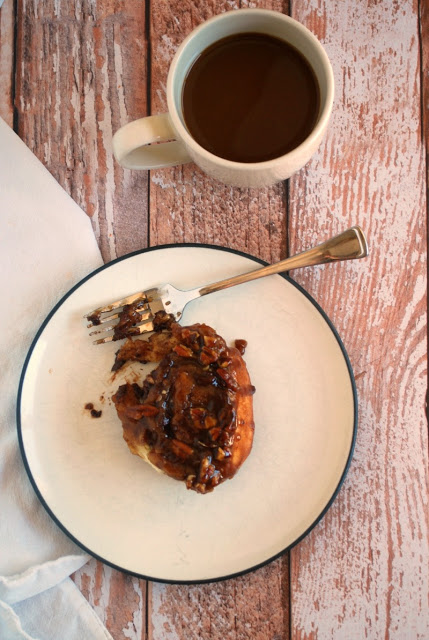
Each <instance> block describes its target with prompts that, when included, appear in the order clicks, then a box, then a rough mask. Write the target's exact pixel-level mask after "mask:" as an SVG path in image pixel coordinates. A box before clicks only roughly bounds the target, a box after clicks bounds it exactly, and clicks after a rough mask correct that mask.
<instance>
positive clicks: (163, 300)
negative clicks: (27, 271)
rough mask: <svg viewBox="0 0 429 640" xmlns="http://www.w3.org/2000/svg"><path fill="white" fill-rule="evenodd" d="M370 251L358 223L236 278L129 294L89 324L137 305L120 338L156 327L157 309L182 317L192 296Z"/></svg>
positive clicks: (102, 321)
mask: <svg viewBox="0 0 429 640" xmlns="http://www.w3.org/2000/svg"><path fill="white" fill-rule="evenodd" d="M367 255H368V245H367V241H366V238H365V234H364V232H363V231H362V229H361V228H360V227H358V226H355V227H351V228H350V229H347V230H346V231H344V232H343V233H341V234H340V235H338V236H335V237H333V238H331V239H330V240H327V241H326V242H323V243H322V244H319V245H317V246H316V247H313V248H312V249H308V250H307V251H303V252H302V253H298V254H297V255H295V256H291V257H290V258H286V259H285V260H282V261H281V262H276V263H275V264H271V265H268V266H266V267H262V268H260V269H256V270H254V271H250V272H248V273H243V274H241V275H238V276H234V277H233V278H226V280H221V281H220V282H215V283H213V284H209V285H205V286H203V287H197V288H196V289H191V290H188V291H182V290H180V289H176V288H175V287H173V285H171V284H163V285H161V286H159V287H156V288H154V289H148V290H146V291H139V292H137V293H134V294H132V295H130V296H127V297H126V298H122V300H117V301H116V302H112V303H111V304H108V305H106V306H104V307H99V308H98V309H94V311H91V312H90V313H87V314H86V315H85V318H87V319H88V320H89V321H90V322H89V324H88V328H90V327H95V326H98V325H101V324H105V323H107V322H112V321H113V320H117V319H119V317H120V315H121V312H120V311H119V310H120V309H121V308H122V307H124V306H125V305H130V304H131V305H136V309H135V310H136V312H137V314H138V315H136V322H135V324H133V325H132V326H130V327H129V328H128V329H127V330H126V332H125V334H124V335H121V338H122V337H127V336H135V335H140V334H142V333H149V332H150V331H153V330H154V326H153V319H154V316H155V314H156V313H157V312H158V311H165V312H167V313H169V314H172V315H173V316H174V318H175V319H176V320H179V319H180V317H181V315H182V313H183V310H184V308H185V307H186V305H187V304H188V303H189V302H191V300H195V299H196V298H200V297H201V296H205V295H207V294H209V293H214V292H215V291H221V290H222V289H227V288H228V287H233V286H235V285H237V284H243V283H244V282H250V281H251V280H257V279H258V278H264V277H265V276H269V275H272V274H274V273H282V272H284V271H290V270H292V269H298V268H299V267H310V266H312V265H316V264H324V263H328V262H338V261H340V260H353V259H356V258H365V257H366V256H367ZM112 312H114V313H112ZM114 327H115V325H109V326H107V327H102V328H101V329H96V330H95V331H92V332H91V333H90V334H89V335H91V336H92V335H96V334H99V333H105V332H108V331H112V330H113V329H114ZM114 339H120V338H115V336H114V334H112V335H109V336H106V337H104V338H99V339H98V340H95V341H94V344H103V343H105V342H111V341H112V340H114Z"/></svg>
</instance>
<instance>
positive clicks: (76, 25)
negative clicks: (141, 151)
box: [16, 0, 147, 260]
mask: <svg viewBox="0 0 429 640" xmlns="http://www.w3.org/2000/svg"><path fill="white" fill-rule="evenodd" d="M17 18H18V33H17V35H18V38H17V71H16V76H17V86H16V108H17V113H18V133H19V135H20V136H21V137H22V138H23V140H24V141H25V142H26V144H27V145H28V146H29V147H30V149H32V150H33V151H34V153H35V154H36V155H37V156H38V158H39V159H40V160H41V161H42V162H43V164H45V166H47V168H48V169H49V171H50V172H51V173H52V174H53V175H54V177H55V178H56V179H57V180H58V182H59V183H60V184H61V185H62V186H63V187H64V188H65V189H66V191H68V193H69V194H70V195H71V196H72V198H73V199H74V200H75V201H76V202H77V203H78V204H80V205H81V206H82V208H83V209H84V210H85V211H86V212H87V213H88V215H90V216H92V217H93V223H94V229H95V231H96V234H97V237H98V239H99V243H100V246H101V250H102V253H103V256H104V258H105V260H109V259H111V258H114V257H115V256H117V255H121V254H123V253H126V252H128V251H131V250H133V249H138V248H141V247H143V246H145V245H146V243H147V174H146V172H143V173H138V172H133V173H131V172H127V171H124V170H122V169H121V168H120V167H119V165H118V164H117V163H116V162H114V159H113V156H112V151H111V139H112V134H113V132H114V131H115V130H116V129H117V128H119V126H121V125H122V124H125V122H127V121H128V120H132V119H135V118H136V117H138V116H140V115H144V114H145V112H146V73H147V71H146V39H145V7H144V2H142V1H141V0H132V1H130V2H126V1H125V0H110V1H109V2H98V3H97V2H94V1H91V0H76V2H74V3H70V2H66V1H64V0H63V1H54V0H49V1H46V2H43V3H41V2H36V1H35V0H19V1H18V16H17Z"/></svg>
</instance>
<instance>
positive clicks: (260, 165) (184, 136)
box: [166, 8, 335, 171]
mask: <svg viewBox="0 0 429 640" xmlns="http://www.w3.org/2000/svg"><path fill="white" fill-rule="evenodd" d="M238 13H240V14H241V15H242V14H244V13H246V14H248V15H249V14H255V13H258V14H260V15H261V16H262V15H265V16H267V15H269V16H274V17H275V18H276V19H278V20H281V21H283V22H287V23H289V25H293V27H294V28H296V29H298V31H300V32H301V33H302V34H304V35H305V37H306V38H308V39H309V40H310V41H311V42H312V44H313V45H314V46H315V48H316V49H317V52H318V55H319V57H320V60H321V62H322V66H323V68H324V71H325V74H326V80H327V85H326V98H325V101H324V104H323V106H322V109H321V112H320V115H319V118H318V120H317V123H316V125H315V126H314V128H313V129H312V131H311V133H310V134H309V135H308V136H307V137H306V138H305V139H304V140H303V141H302V142H301V143H300V144H299V145H298V146H297V147H295V148H294V149H292V150H291V151H288V152H287V153H284V154H283V155H281V156H277V157H276V158H272V159H271V160H264V161H262V162H237V161H235V160H228V159H226V158H222V157H221V156H217V155H215V154H214V153H211V151H208V150H207V149H205V148H204V147H203V146H201V145H200V144H199V143H198V142H197V141H196V140H195V138H193V137H192V135H191V134H190V133H189V131H188V129H187V128H186V126H185V125H184V124H183V122H182V119H181V117H180V116H179V113H178V109H177V105H176V101H175V99H174V80H175V73H176V70H177V67H178V64H179V61H180V57H181V56H182V54H183V52H184V51H185V49H186V47H187V46H188V44H189V43H190V42H191V41H192V40H193V39H194V37H195V36H196V35H197V34H198V33H200V32H201V31H203V30H205V29H206V28H208V27H210V25H211V24H212V23H214V22H220V21H222V20H225V19H228V17H229V16H231V15H232V14H238ZM237 33H240V32H239V31H237ZM261 33H263V32H261ZM215 42H216V41H215ZM311 66H312V68H313V65H311ZM313 71H314V68H313ZM334 90H335V81H334V72H333V69H332V65H331V61H330V60H329V57H328V54H327V53H326V51H325V49H324V47H323V45H322V44H321V42H320V41H319V39H318V38H317V37H316V36H315V35H314V33H313V32H312V31H310V29H308V28H307V27H306V26H305V25H303V24H302V23H301V22H299V21H298V20H295V18H292V17H291V16H288V15H285V14H284V13H280V12H279V11H274V10H272V9H258V8H254V9H253V8H246V9H231V10H228V11H225V12H223V13H220V14H217V15H215V16H212V17H211V18H209V19H208V20H205V21H204V22H202V23H201V24H199V25H198V26H197V27H195V29H193V30H192V31H191V32H190V33H189V34H188V35H187V36H186V38H185V39H184V40H183V41H182V42H181V44H180V45H179V48H178V49H177V51H176V53H175V55H174V57H173V60H172V61H171V64H170V68H169V72H168V76H167V90H166V95H167V106H168V114H169V117H170V120H171V122H172V125H173V128H174V130H175V131H176V132H177V133H178V136H179V139H180V140H181V141H182V142H183V143H184V144H185V145H186V146H187V147H188V148H191V149H192V150H195V151H196V152H197V153H198V154H199V156H202V157H204V158H205V159H206V160H208V161H209V162H211V163H212V164H213V163H214V164H217V165H218V166H221V167H224V168H231V169H235V170H237V169H238V170H240V169H242V170H247V171H249V169H264V168H268V167H270V168H271V167H272V168H275V167H276V166H278V165H281V164H282V163H283V162H284V161H285V159H286V158H287V159H290V160H293V158H294V156H295V155H296V156H299V155H300V152H301V151H302V149H303V148H305V147H307V146H308V145H311V144H313V143H314V142H316V141H319V142H320V140H319V138H320V137H321V136H322V134H323V133H324V131H325V129H326V126H327V124H328V121H329V118H330V116H331V112H332V107H333V103H334Z"/></svg>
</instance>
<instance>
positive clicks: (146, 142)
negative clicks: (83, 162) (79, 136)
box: [112, 113, 191, 169]
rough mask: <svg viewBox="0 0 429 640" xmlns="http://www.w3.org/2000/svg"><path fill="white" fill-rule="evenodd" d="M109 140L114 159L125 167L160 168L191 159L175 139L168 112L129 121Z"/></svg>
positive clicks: (183, 162)
mask: <svg viewBox="0 0 429 640" xmlns="http://www.w3.org/2000/svg"><path fill="white" fill-rule="evenodd" d="M154 142H160V143H162V144H153V143H154ZM112 144H113V153H114V156H115V158H116V160H117V161H118V162H119V164H121V165H122V166H123V167H125V168H126V169H159V168H161V167H171V166H173V165H176V164H185V163H187V162H191V157H190V156H189V154H188V152H187V151H186V148H185V146H184V145H183V144H182V143H181V142H178V141H177V140H176V134H175V133H174V131H173V128H172V126H171V124H170V118H169V115H168V113H162V114H160V115H157V116H147V117H146V118H140V119H139V120H134V121H133V122H129V123H128V124H126V125H124V126H123V127H121V128H120V129H119V130H118V131H117V132H116V133H115V135H114V136H113V140H112Z"/></svg>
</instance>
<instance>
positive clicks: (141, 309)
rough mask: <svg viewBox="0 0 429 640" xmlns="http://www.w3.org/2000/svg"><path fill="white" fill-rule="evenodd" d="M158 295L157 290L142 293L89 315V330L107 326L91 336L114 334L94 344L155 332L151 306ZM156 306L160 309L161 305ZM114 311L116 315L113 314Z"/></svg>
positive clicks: (91, 333) (153, 310) (93, 332)
mask: <svg viewBox="0 0 429 640" xmlns="http://www.w3.org/2000/svg"><path fill="white" fill-rule="evenodd" d="M156 295H157V289H151V290H149V291H140V292H138V293H135V294H133V295H131V296H127V297H126V298H122V299H121V300H117V301H116V302H113V303H112V304H108V305H106V306H104V307H98V308H97V309H94V311H91V312H90V313H87V314H86V315H85V316H84V317H85V318H86V319H87V320H89V324H88V325H87V326H88V328H92V327H98V326H99V325H104V324H106V326H104V327H102V328H100V329H96V330H95V331H91V332H90V334H89V335H90V336H93V335H98V334H100V333H107V332H109V331H112V332H113V333H111V334H110V335H108V336H106V337H104V338H99V339H98V340H95V341H94V344H103V343H105V342H111V341H112V340H120V339H122V338H126V337H128V336H135V335H140V334H142V333H146V332H149V331H153V323H152V320H153V316H154V312H155V309H152V308H151V306H153V305H152V303H153V301H154V297H155V296H156ZM157 302H158V301H157ZM129 305H132V308H131V309H127V310H126V313H124V308H125V307H127V306H129ZM155 306H156V307H158V306H159V305H158V304H156V305H155ZM156 310H158V309H156ZM112 311H113V312H114V313H112ZM114 320H117V322H116V323H115V324H107V323H112V322H113V321H114Z"/></svg>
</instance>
